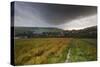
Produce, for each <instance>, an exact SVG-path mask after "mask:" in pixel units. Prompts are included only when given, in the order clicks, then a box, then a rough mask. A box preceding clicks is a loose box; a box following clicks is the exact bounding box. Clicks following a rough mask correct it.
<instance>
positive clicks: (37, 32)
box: [14, 26, 97, 38]
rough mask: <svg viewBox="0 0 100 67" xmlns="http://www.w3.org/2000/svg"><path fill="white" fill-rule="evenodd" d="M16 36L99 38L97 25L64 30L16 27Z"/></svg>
mask: <svg viewBox="0 0 100 67" xmlns="http://www.w3.org/2000/svg"><path fill="white" fill-rule="evenodd" d="M14 33H15V34H14V36H18V37H26V36H27V37H80V38H97V26H92V27H88V28H84V29H80V30H62V29H59V28H53V27H14Z"/></svg>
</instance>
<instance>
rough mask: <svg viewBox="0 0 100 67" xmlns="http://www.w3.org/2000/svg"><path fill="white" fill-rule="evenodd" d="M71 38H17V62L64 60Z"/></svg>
mask: <svg viewBox="0 0 100 67" xmlns="http://www.w3.org/2000/svg"><path fill="white" fill-rule="evenodd" d="M70 40H71V39H70V38H69V39H67V38H32V39H16V40H15V64H16V65H23V64H45V63H58V62H64V61H65V60H66V54H67V47H68V46H69V45H68V44H69V42H70Z"/></svg>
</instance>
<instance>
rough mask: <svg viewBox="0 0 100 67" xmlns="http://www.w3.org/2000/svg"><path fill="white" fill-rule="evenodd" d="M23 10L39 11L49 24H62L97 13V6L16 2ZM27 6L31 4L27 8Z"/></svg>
mask: <svg viewBox="0 0 100 67" xmlns="http://www.w3.org/2000/svg"><path fill="white" fill-rule="evenodd" d="M16 3H17V4H18V5H19V7H23V8H21V9H22V10H24V8H25V9H26V10H28V11H31V12H32V11H33V13H34V11H35V10H36V11H38V13H41V14H40V16H41V17H42V19H44V20H45V22H46V23H49V24H62V23H65V22H69V21H71V20H73V19H76V18H82V17H85V16H90V15H93V14H96V12H97V11H96V9H97V8H96V7H95V6H76V5H61V4H60V5H58V4H46V3H27V2H16ZM25 6H29V7H28V8H26V7H25Z"/></svg>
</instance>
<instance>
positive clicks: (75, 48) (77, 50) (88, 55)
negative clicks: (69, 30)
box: [69, 39, 97, 62]
mask: <svg viewBox="0 0 100 67" xmlns="http://www.w3.org/2000/svg"><path fill="white" fill-rule="evenodd" d="M96 44H97V43H96V39H73V41H72V43H71V46H70V48H71V54H70V59H69V62H79V61H95V60H97V47H96Z"/></svg>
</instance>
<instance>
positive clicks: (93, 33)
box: [65, 26, 97, 38]
mask: <svg viewBox="0 0 100 67" xmlns="http://www.w3.org/2000/svg"><path fill="white" fill-rule="evenodd" d="M65 35H66V36H69V37H92V38H96V37H97V26H92V27H88V28H84V29H80V30H65Z"/></svg>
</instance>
